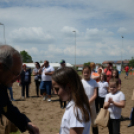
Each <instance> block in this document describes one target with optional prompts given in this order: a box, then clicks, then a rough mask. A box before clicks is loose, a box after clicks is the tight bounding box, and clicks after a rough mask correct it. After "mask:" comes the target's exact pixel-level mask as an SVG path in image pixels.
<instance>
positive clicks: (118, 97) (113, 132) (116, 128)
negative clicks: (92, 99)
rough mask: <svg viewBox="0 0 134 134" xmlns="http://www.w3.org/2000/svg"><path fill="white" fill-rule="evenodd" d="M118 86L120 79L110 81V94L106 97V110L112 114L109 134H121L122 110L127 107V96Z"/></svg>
mask: <svg viewBox="0 0 134 134" xmlns="http://www.w3.org/2000/svg"><path fill="white" fill-rule="evenodd" d="M118 85H119V80H118V79H113V78H112V79H110V81H109V89H110V93H109V94H107V95H106V97H105V103H104V108H105V109H108V111H109V112H110V119H109V125H108V129H109V134H120V118H121V109H122V108H124V107H125V95H124V94H123V93H122V92H121V91H119V90H118Z"/></svg>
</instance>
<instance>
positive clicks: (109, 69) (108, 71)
mask: <svg viewBox="0 0 134 134" xmlns="http://www.w3.org/2000/svg"><path fill="white" fill-rule="evenodd" d="M112 71H113V64H112V63H108V66H107V68H105V69H104V73H105V74H106V76H107V82H109V80H110V79H111V77H112Z"/></svg>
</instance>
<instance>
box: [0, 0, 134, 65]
mask: <svg viewBox="0 0 134 134" xmlns="http://www.w3.org/2000/svg"><path fill="white" fill-rule="evenodd" d="M133 5H134V1H133V0H112V1H111V0H21V1H20V0H0V22H1V23H3V24H4V25H5V35H6V42H7V44H9V45H12V46H13V47H15V48H16V49H17V50H19V51H22V50H26V51H27V52H28V53H29V54H30V55H31V56H32V58H33V61H40V60H43V61H44V60H49V61H50V62H59V61H60V60H61V59H65V60H66V61H67V62H70V63H72V64H74V62H75V32H72V31H76V63H77V64H81V63H84V62H89V61H94V62H96V63H102V62H103V61H105V60H121V52H122V59H131V57H132V56H134V8H133ZM121 36H124V38H122V37H121ZM4 42H5V40H4V38H3V26H2V25H0V43H4Z"/></svg>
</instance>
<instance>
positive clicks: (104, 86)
mask: <svg viewBox="0 0 134 134" xmlns="http://www.w3.org/2000/svg"><path fill="white" fill-rule="evenodd" d="M108 87H109V85H108V82H107V77H106V74H105V73H102V74H101V77H100V81H99V82H98V94H99V95H98V96H99V105H100V108H103V104H104V99H105V96H106V94H107V93H108Z"/></svg>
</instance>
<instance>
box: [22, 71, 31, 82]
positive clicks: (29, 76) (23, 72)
mask: <svg viewBox="0 0 134 134" xmlns="http://www.w3.org/2000/svg"><path fill="white" fill-rule="evenodd" d="M26 72H28V73H29V75H28V81H27V82H28V83H29V84H30V83H31V69H27V70H26ZM20 81H21V84H23V83H25V71H24V70H22V72H21V74H20Z"/></svg>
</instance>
